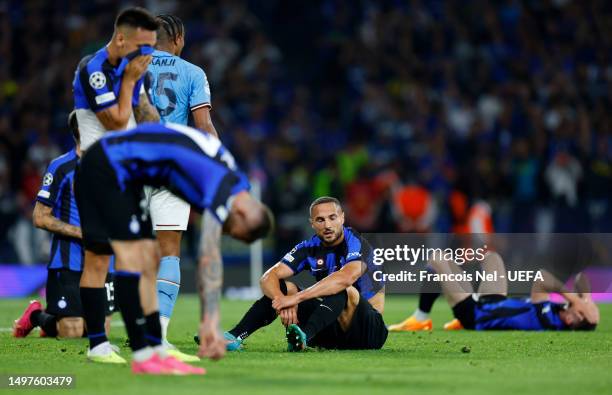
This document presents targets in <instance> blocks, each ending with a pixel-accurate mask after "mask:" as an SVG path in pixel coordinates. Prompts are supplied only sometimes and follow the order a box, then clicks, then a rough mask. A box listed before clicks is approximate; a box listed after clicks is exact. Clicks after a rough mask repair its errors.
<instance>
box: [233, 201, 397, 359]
mask: <svg viewBox="0 0 612 395" xmlns="http://www.w3.org/2000/svg"><path fill="white" fill-rule="evenodd" d="M310 223H311V226H312V228H313V229H314V230H315V233H316V234H315V235H314V236H312V237H311V238H310V239H307V240H304V241H302V242H301V243H299V244H298V245H297V246H296V247H295V248H294V249H293V250H291V251H290V252H289V253H287V254H286V255H285V256H284V257H283V258H282V259H281V261H280V262H278V263H277V264H276V265H274V266H273V267H271V268H270V269H269V270H268V271H267V272H266V273H265V274H264V275H263V276H262V278H261V281H260V284H261V289H262V292H263V294H264V296H263V297H262V298H261V299H259V300H257V301H256V302H255V303H254V304H253V306H252V307H251V308H250V309H249V311H247V313H246V314H245V315H244V317H243V318H242V320H241V321H240V322H239V323H238V324H237V325H236V326H235V327H234V328H233V329H231V330H230V331H229V332H225V337H226V339H227V340H228V350H237V349H240V348H242V342H243V340H244V339H245V338H246V337H248V336H249V335H251V334H252V333H253V332H255V331H256V330H257V329H259V328H261V327H263V326H266V325H268V324H270V323H271V322H272V321H274V320H275V318H276V317H277V316H280V317H281V321H282V323H283V325H285V326H286V328H287V329H286V335H287V342H288V350H289V351H301V350H303V349H305V348H306V347H307V346H311V347H323V348H328V349H380V348H381V347H382V346H383V344H384V343H385V341H386V339H387V328H386V326H385V323H384V321H383V318H382V315H381V314H382V312H383V308H384V302H385V298H384V284H382V283H380V282H376V281H374V280H373V278H372V272H373V270H374V267H373V263H372V248H371V246H370V245H369V243H368V242H367V241H366V240H365V239H363V238H362V237H361V236H360V235H359V234H358V233H357V232H356V231H354V230H352V229H351V228H347V227H345V226H344V212H343V210H342V207H341V205H340V202H339V201H338V200H337V199H335V198H332V197H321V198H318V199H317V200H315V201H314V202H313V203H312V204H311V206H310ZM303 270H308V271H309V272H310V273H311V274H312V275H313V276H314V277H315V279H316V283H315V284H314V285H313V286H311V287H309V288H306V289H304V290H301V289H299V288H298V287H297V286H296V285H295V284H293V283H291V282H289V281H286V279H288V278H289V277H292V276H294V275H296V274H298V273H300V272H301V271H303Z"/></svg>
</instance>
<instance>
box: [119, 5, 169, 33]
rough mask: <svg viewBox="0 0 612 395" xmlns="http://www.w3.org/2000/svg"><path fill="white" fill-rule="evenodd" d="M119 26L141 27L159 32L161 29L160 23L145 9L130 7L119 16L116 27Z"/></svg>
mask: <svg viewBox="0 0 612 395" xmlns="http://www.w3.org/2000/svg"><path fill="white" fill-rule="evenodd" d="M119 26H130V27H134V28H137V27H140V28H142V29H145V30H150V31H157V29H159V22H158V21H157V20H156V19H155V17H154V16H153V15H152V14H151V13H150V12H149V11H147V10H145V9H144V8H141V7H130V8H126V9H125V10H123V11H121V12H120V13H119V15H117V19H115V27H119Z"/></svg>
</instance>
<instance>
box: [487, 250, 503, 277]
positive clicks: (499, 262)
mask: <svg viewBox="0 0 612 395" xmlns="http://www.w3.org/2000/svg"><path fill="white" fill-rule="evenodd" d="M482 266H483V269H484V270H485V271H491V272H493V271H495V272H498V273H501V272H504V271H505V270H506V267H505V265H504V260H503V259H502V257H501V256H500V255H499V254H498V253H497V252H495V251H489V252H487V254H486V255H485V258H484V261H483V263H482Z"/></svg>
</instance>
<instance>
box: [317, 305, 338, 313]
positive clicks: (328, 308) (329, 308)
mask: <svg viewBox="0 0 612 395" xmlns="http://www.w3.org/2000/svg"><path fill="white" fill-rule="evenodd" d="M319 306H321V307H325V308H326V309H327V310H329V311H331V312H332V313H333V312H334V311H333V310H332V309H331V307H329V306H325V305H324V304H320V305H319Z"/></svg>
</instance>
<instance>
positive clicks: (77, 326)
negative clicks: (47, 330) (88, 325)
mask: <svg viewBox="0 0 612 395" xmlns="http://www.w3.org/2000/svg"><path fill="white" fill-rule="evenodd" d="M57 326H58V328H57V333H58V336H59V337H62V338H67V339H71V338H79V337H82V336H83V332H84V330H85V325H84V322H83V318H80V317H66V318H62V319H60V320H59V321H58V325H57Z"/></svg>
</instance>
